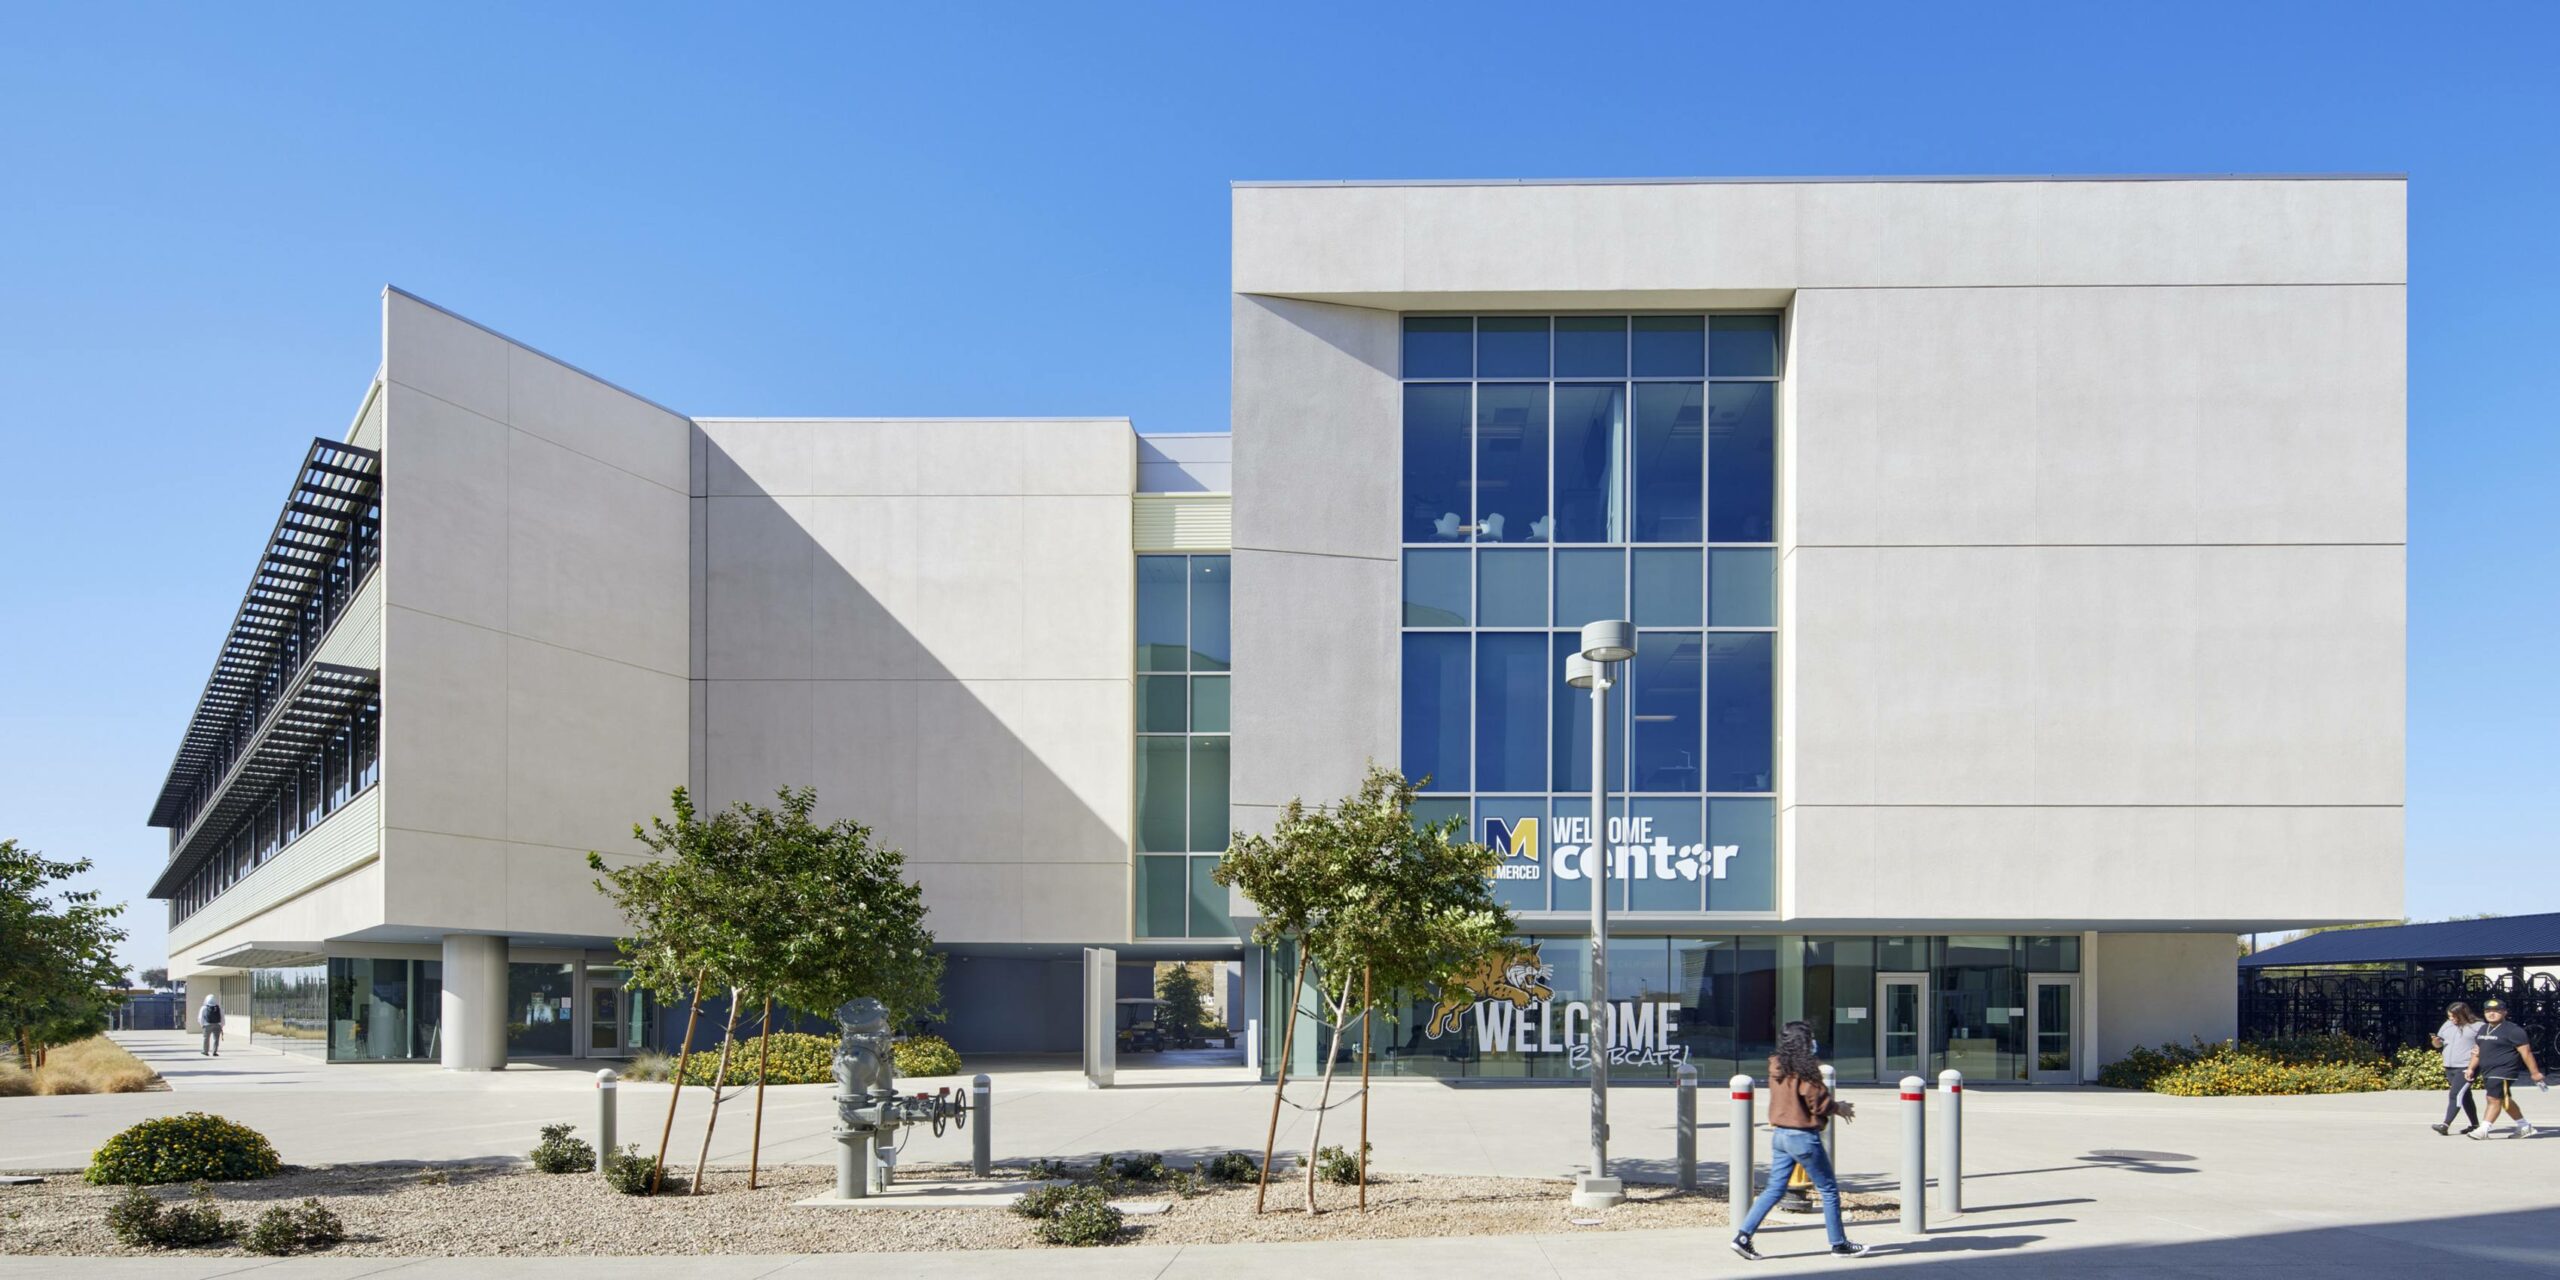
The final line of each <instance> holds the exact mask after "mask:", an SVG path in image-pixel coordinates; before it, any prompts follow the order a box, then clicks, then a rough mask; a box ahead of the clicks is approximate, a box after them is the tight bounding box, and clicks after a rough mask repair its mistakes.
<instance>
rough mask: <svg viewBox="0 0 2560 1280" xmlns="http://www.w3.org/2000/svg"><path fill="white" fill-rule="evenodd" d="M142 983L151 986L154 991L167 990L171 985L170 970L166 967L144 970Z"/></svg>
mask: <svg viewBox="0 0 2560 1280" xmlns="http://www.w3.org/2000/svg"><path fill="white" fill-rule="evenodd" d="M142 985H144V986H146V987H149V988H151V989H152V990H154V991H165V990H167V989H168V986H169V971H168V970H166V969H145V970H143V971H142Z"/></svg>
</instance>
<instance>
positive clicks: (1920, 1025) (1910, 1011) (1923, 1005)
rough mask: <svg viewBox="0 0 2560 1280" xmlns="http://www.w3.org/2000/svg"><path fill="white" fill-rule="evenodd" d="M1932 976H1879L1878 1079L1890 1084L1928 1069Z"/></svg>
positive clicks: (1922, 974) (1920, 974)
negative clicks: (1930, 979)
mask: <svg viewBox="0 0 2560 1280" xmlns="http://www.w3.org/2000/svg"><path fill="white" fill-rule="evenodd" d="M1928 1007H1929V975H1927V974H1925V973H1879V974H1877V975H1876V1079H1878V1080H1881V1081H1884V1082H1885V1083H1887V1084H1891V1083H1893V1082H1895V1081H1897V1080H1900V1079H1901V1078H1903V1077H1904V1076H1920V1077H1922V1078H1924V1079H1925V1078H1927V1076H1928V1074H1929V1071H1928V1066H1929V1018H1928V1014H1927V1009H1928Z"/></svg>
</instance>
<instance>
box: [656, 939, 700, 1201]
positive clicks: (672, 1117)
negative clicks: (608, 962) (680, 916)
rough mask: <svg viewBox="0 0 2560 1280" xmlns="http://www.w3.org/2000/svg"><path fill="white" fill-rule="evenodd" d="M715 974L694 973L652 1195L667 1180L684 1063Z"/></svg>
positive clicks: (659, 1138)
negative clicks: (669, 1145)
mask: <svg viewBox="0 0 2560 1280" xmlns="http://www.w3.org/2000/svg"><path fill="white" fill-rule="evenodd" d="M710 977H711V971H710V970H709V969H703V970H700V971H698V972H696V973H695V974H694V975H693V1001H692V1003H690V1004H688V1005H686V1006H685V1010H684V1043H683V1044H681V1045H678V1046H676V1080H675V1085H676V1087H675V1088H673V1089H671V1090H669V1091H668V1092H667V1122H666V1123H665V1124H664V1125H661V1126H659V1128H658V1162H657V1163H656V1164H654V1165H652V1166H650V1168H649V1194H650V1195H653V1196H654V1195H656V1194H658V1188H659V1187H660V1186H662V1185H664V1184H665V1182H666V1180H667V1141H668V1139H670V1138H673V1137H674V1136H675V1132H676V1103H677V1102H678V1101H680V1100H681V1099H683V1097H684V1062H685V1059H687V1058H689V1057H692V1056H693V1020H694V1018H695V1017H697V1016H699V1015H700V1014H701V1013H702V984H703V983H704V982H706V981H708V980H709V979H710Z"/></svg>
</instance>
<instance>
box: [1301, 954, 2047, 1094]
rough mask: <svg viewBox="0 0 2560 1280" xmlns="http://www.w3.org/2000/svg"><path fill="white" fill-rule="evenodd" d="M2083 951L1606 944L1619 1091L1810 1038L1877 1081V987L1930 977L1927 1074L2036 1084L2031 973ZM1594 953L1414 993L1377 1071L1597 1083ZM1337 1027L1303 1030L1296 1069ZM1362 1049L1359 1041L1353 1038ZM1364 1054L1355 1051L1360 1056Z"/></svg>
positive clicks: (1742, 1068)
mask: <svg viewBox="0 0 2560 1280" xmlns="http://www.w3.org/2000/svg"><path fill="white" fill-rule="evenodd" d="M2079 943H2080V940H2079V939H2078V938H2076V937H2070V936H2061V937H1953V938H1930V937H1873V936H1846V937H1839V936H1803V935H1793V934H1783V935H1781V934H1756V935H1755V934H1741V935H1707V936H1680V937H1667V936H1663V935H1660V934H1650V935H1648V934H1635V933H1627V934H1620V933H1617V932H1614V931H1613V932H1612V933H1611V935H1610V938H1609V999H1608V1001H1607V1002H1606V1007H1605V1011H1604V1013H1603V1015H1602V1016H1603V1017H1604V1018H1606V1019H1609V1020H1610V1025H1613V1026H1614V1027H1615V1028H1616V1032H1615V1037H1614V1043H1616V1044H1617V1045H1618V1046H1619V1051H1618V1052H1617V1053H1616V1054H1615V1055H1613V1058H1612V1065H1611V1067H1610V1072H1611V1076H1612V1078H1615V1079H1628V1080H1643V1079H1667V1078H1669V1077H1671V1076H1672V1075H1673V1074H1674V1073H1676V1072H1677V1070H1678V1068H1679V1066H1680V1065H1681V1064H1682V1063H1687V1064H1689V1065H1692V1066H1695V1067H1696V1068H1697V1069H1698V1072H1699V1074H1700V1076H1701V1077H1702V1078H1705V1079H1709V1080H1716V1079H1722V1078H1724V1077H1726V1076H1730V1075H1733V1074H1735V1073H1737V1072H1747V1073H1749V1074H1752V1075H1755V1076H1759V1075H1765V1074H1766V1072H1767V1064H1768V1059H1769V1055H1771V1054H1772V1053H1775V1052H1776V1051H1777V1040H1778V1030H1779V1028H1780V1027H1782V1026H1784V1025H1785V1024H1786V1023H1788V1022H1790V1021H1793V1020H1795V1019H1799V1018H1801V1019H1803V1020H1804V1021H1806V1022H1807V1023H1809V1024H1811V1026H1812V1028H1813V1033H1814V1038H1815V1039H1816V1040H1817V1041H1819V1042H1820V1043H1821V1046H1822V1058H1823V1060H1824V1061H1826V1062H1829V1063H1832V1064H1833V1065H1834V1066H1836V1067H1837V1068H1838V1069H1839V1072H1840V1076H1841V1078H1842V1079H1846V1080H1870V1079H1874V1078H1875V1076H1876V1058H1875V1050H1876V1042H1875V1027H1876V1010H1875V1007H1874V1006H1875V1003H1876V974H1877V973H1878V971H1879V970H1882V971H1886V972H1920V973H1925V974H1927V975H1929V984H1930V989H1931V991H1932V993H1933V994H1932V996H1931V1001H1932V1004H1933V1008H1934V1012H1933V1014H1932V1015H1931V1016H1932V1019H1933V1023H1934V1025H1933V1026H1932V1027H1931V1029H1930V1037H1931V1040H1930V1052H1929V1055H1928V1058H1927V1063H1926V1072H1927V1074H1929V1075H1930V1076H1932V1077H1933V1078H1934V1076H1935V1075H1936V1073H1937V1072H1938V1071H1940V1070H1943V1069H1945V1068H1947V1067H1954V1068H1956V1069H1957V1070H1960V1071H1963V1072H1964V1073H1965V1078H1966V1079H1967V1080H1969V1081H1980V1082H1988V1083H2014V1082H2023V1081H2024V1080H2026V1078H2027V1070H2028V1063H2029V1059H2028V1054H2027V1048H2028V1046H2027V1044H2026V1039H2025V1037H2026V1025H2027V1024H2026V1013H2025V1010H2024V1007H2023V1006H2024V1004H2025V1001H2026V990H2027V986H2026V984H2027V975H2028V974H2029V973H2030V972H2033V973H2074V972H2077V971H2078V970H2079V965H2080V955H2079ZM1589 949H1590V944H1589V942H1588V940H1587V939H1585V938H1581V937H1575V936H1571V935H1542V936H1533V937H1527V938H1522V939H1520V940H1518V941H1517V942H1515V943H1514V944H1513V946H1512V947H1511V949H1510V950H1509V951H1508V952H1507V953H1505V954H1503V955H1501V956H1497V957H1495V958H1494V959H1493V960H1492V961H1489V962H1488V963H1486V964H1485V965H1482V966H1479V967H1478V968H1477V969H1475V970H1473V971H1471V972H1468V973H1465V974H1460V975H1457V976H1456V978H1455V979H1454V980H1453V981H1452V982H1451V983H1450V984H1449V985H1448V986H1447V987H1444V988H1443V989H1442V990H1441V991H1437V992H1429V993H1414V992H1407V993H1402V994H1401V995H1400V996H1399V997H1398V998H1397V1000H1396V1001H1395V1003H1396V1005H1397V1006H1398V1014H1397V1017H1396V1018H1395V1019H1393V1020H1391V1021H1388V1020H1382V1021H1381V1022H1380V1023H1379V1025H1378V1027H1377V1028H1376V1034H1377V1035H1378V1037H1379V1039H1378V1042H1377V1044H1378V1047H1377V1057H1376V1059H1375V1060H1374V1064H1373V1065H1374V1069H1375V1070H1377V1071H1380V1072H1383V1073H1388V1074H1401V1075H1420V1076H1443V1077H1465V1078H1470V1079H1526V1080H1573V1079H1581V1078H1583V1077H1584V1076H1586V1075H1587V1074H1588V1072H1589V1052H1590V1050H1589V1048H1588V1046H1589V1043H1590V1039H1589V1029H1590V1026H1591V1019H1592V1012H1591V1009H1592V1001H1591V1000H1590V992H1589V987H1588V969H1587V967H1586V966H1587V962H1588V959H1589V955H1588V953H1589ZM1285 959H1286V958H1285V956H1283V955H1275V957H1274V959H1273V962H1272V963H1270V964H1269V965H1266V966H1265V977H1266V981H1267V986H1266V989H1265V1005H1264V1007H1265V1008H1272V1009H1277V1008H1281V1007H1283V1005H1284V1003H1285V997H1284V988H1285V987H1286V985H1287V978H1288V966H1287V964H1286V963H1285ZM1327 1032H1328V1029H1327V1028H1324V1027H1321V1026H1317V1025H1315V1024H1314V1023H1313V1021H1312V1019H1309V1018H1301V1020H1300V1025H1299V1028H1298V1036H1297V1049H1296V1054H1295V1056H1296V1057H1297V1059H1298V1062H1297V1064H1296V1065H1295V1066H1293V1067H1292V1072H1293V1073H1295V1072H1296V1071H1298V1070H1300V1069H1312V1064H1315V1063H1318V1062H1320V1061H1321V1057H1320V1053H1319V1051H1318V1050H1317V1049H1313V1048H1310V1047H1309V1046H1311V1045H1318V1046H1320V1045H1322V1044H1324V1043H1325V1042H1326V1039H1327ZM1351 1034H1353V1035H1354V1036H1356V1035H1357V1034H1358V1033H1357V1030H1356V1028H1355V1029H1354V1030H1353V1031H1352V1033H1351ZM1279 1040H1280V1037H1279V1034H1278V1028H1277V1025H1276V1024H1275V1025H1274V1027H1273V1030H1272V1031H1271V1032H1270V1033H1269V1034H1267V1035H1266V1036H1265V1037H1264V1042H1263V1063H1262V1067H1263V1070H1264V1072H1265V1073H1266V1074H1268V1073H1270V1072H1271V1071H1273V1070H1274V1069H1276V1068H1277V1066H1278V1063H1279ZM1355 1043H1356V1042H1355Z"/></svg>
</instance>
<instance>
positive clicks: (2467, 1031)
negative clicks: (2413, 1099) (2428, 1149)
mask: <svg viewBox="0 0 2560 1280" xmlns="http://www.w3.org/2000/svg"><path fill="white" fill-rule="evenodd" d="M2481 1026H2482V1023H2481V1021H2480V1020H2479V1019H2478V1018H2475V1017H2472V1016H2471V1006H2470V1005H2467V1004H2464V1003H2463V1002H2461V1001H2459V1000H2456V1001H2454V1002H2453V1003H2452V1004H2449V1005H2447V1006H2445V1010H2444V1025H2443V1026H2441V1027H2438V1028H2436V1033H2435V1034H2434V1035H2431V1036H2428V1037H2427V1043H2429V1044H2432V1045H2434V1046H2435V1047H2437V1048H2439V1049H2442V1050H2444V1087H2445V1099H2444V1121H2443V1122H2442V1123H2440V1124H2433V1125H2429V1126H2427V1127H2428V1128H2431V1129H2433V1130H2435V1131H2436V1132H2438V1133H2451V1132H2453V1113H2454V1112H2456V1111H2459V1112H2461V1113H2462V1114H2463V1116H2464V1117H2465V1118H2467V1119H2469V1120H2470V1121H2471V1123H2469V1124H2466V1125H2464V1126H2462V1132H2463V1133H2464V1134H2466V1135H2467V1134H2469V1133H2470V1132H2471V1131H2472V1130H2474V1129H2477V1128H2479V1127H2480V1108H2479V1105H2478V1104H2476V1103H2474V1102H2473V1101H2472V1100H2471V1049H2472V1046H2473V1045H2475V1044H2478V1043H2479V1041H2480V1028H2481Z"/></svg>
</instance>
